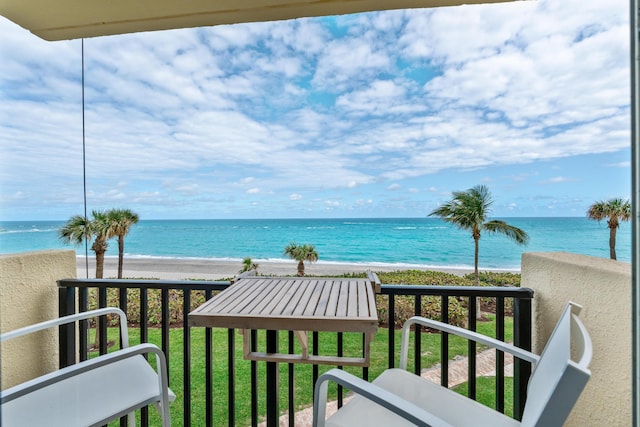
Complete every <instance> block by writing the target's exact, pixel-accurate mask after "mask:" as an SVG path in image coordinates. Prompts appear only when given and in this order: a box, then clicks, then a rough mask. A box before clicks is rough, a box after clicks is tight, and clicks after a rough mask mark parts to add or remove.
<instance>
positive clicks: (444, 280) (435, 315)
mask: <svg viewBox="0 0 640 427" xmlns="http://www.w3.org/2000/svg"><path fill="white" fill-rule="evenodd" d="M377 274H378V277H379V278H380V281H381V282H382V283H384V284H403V285H432V286H473V279H474V277H473V274H470V275H469V274H468V275H466V276H464V277H461V276H457V275H455V274H450V273H441V272H437V271H423V270H402V271H394V272H380V273H377ZM341 277H348V278H354V277H358V278H362V277H366V275H365V274H347V275H344V276H341ZM516 284H517V285H516ZM519 284H520V275H519V274H514V273H482V275H481V285H483V286H505V285H506V286H519ZM182 295H183V293H182V291H180V290H170V291H169V319H170V324H171V326H176V327H177V326H182V324H183V297H182ZM147 296H148V314H147V315H148V325H149V326H159V325H160V323H161V320H162V319H161V316H162V312H161V307H162V305H161V291H160V290H157V289H149V290H148V291H147ZM388 298H389V297H388V296H387V295H377V296H376V305H377V307H378V319H379V322H380V325H381V326H388V325H389V324H391V323H392V324H393V325H394V326H395V327H401V326H402V325H403V324H404V322H405V321H406V320H407V319H408V318H410V317H411V316H414V315H415V311H414V302H415V298H414V297H408V296H407V297H396V300H395V316H394V318H393V319H392V321H391V322H390V320H389V313H388V307H389V303H388ZM96 301H97V290H95V289H92V290H91V291H90V292H89V309H93V308H96V307H97V303H96ZM204 301H205V299H204V292H203V291H194V292H192V293H191V308H190V310H189V311H191V310H194V309H195V308H197V307H199V306H200V305H201V304H202V303H203V302H204ZM421 303H422V304H421V309H420V314H421V315H422V316H425V317H428V318H432V319H440V312H441V310H440V298H439V297H422V299H421ZM107 305H108V306H118V305H119V291H118V290H117V289H108V290H107ZM506 305H507V312H508V311H510V307H511V305H510V301H507V304H506ZM494 306H495V302H494V300H493V298H485V299H483V301H482V309H483V311H491V312H493V311H494ZM466 307H467V299H466V298H460V299H458V298H449V322H450V323H452V324H454V325H464V324H465V322H466V316H467V308H466ZM127 317H128V319H129V323H130V324H132V325H135V324H138V323H139V322H140V290H139V289H129V290H127ZM110 324H111V325H112V326H115V324H116V321H115V319H111V321H110Z"/></svg>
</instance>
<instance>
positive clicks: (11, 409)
mask: <svg viewBox="0 0 640 427" xmlns="http://www.w3.org/2000/svg"><path fill="white" fill-rule="evenodd" d="M107 314H116V315H118V316H119V318H120V337H121V340H122V348H121V349H119V350H116V351H114V352H111V353H108V354H105V355H101V356H98V357H95V358H92V359H88V360H85V361H82V362H79V363H76V364H74V365H71V366H68V367H65V368H62V369H59V370H57V371H54V372H51V373H48V374H45V375H42V376H40V377H37V378H34V379H31V380H29V381H26V382H24V383H22V384H18V385H16V386H14V387H11V388H9V389H7V390H4V391H2V392H1V393H0V400H1V402H2V411H1V414H2V420H1V421H2V423H1V424H2V425H6V426H22V425H29V426H39V425H40V426H61V427H63V426H64V427H69V426H79V427H80V426H87V425H89V426H101V425H105V424H107V423H108V422H109V421H112V420H115V419H118V418H120V417H122V416H124V415H126V414H129V417H128V418H129V426H131V427H135V413H134V411H135V410H137V409H139V408H142V407H145V406H147V405H150V404H154V405H155V406H156V407H157V409H158V411H159V412H160V416H161V417H162V426H163V427H170V426H171V417H170V413H169V403H170V402H171V401H173V400H174V399H175V394H174V393H173V392H172V391H171V390H170V389H169V387H168V379H167V363H166V358H165V355H164V353H163V352H162V350H160V349H159V348H158V347H157V346H156V345H154V344H149V343H144V344H138V345H134V346H132V347H129V334H128V331H127V317H126V315H125V313H124V312H123V311H122V310H120V309H118V308H111V307H110V308H102V309H98V310H92V311H87V312H83V313H78V314H72V315H69V316H64V317H61V318H58V319H53V320H49V321H45V322H41V323H37V324H34V325H30V326H26V327H24V328H20V329H16V330H14V331H11V332H7V333H5V334H2V335H0V343H1V342H5V341H8V340H11V339H14V338H18V337H21V336H24V335H28V334H31V333H34V332H37V331H42V330H45V329H48V328H52V327H56V326H60V325H65V324H69V323H74V322H77V321H79V320H86V319H89V318H93V317H99V316H105V315H107ZM144 354H153V355H155V359H156V370H154V369H153V368H152V367H151V366H150V365H149V363H148V362H147V360H146V359H145V358H144V357H143V355H144ZM88 390H90V391H88ZM70 402H75V403H74V404H71V403H70Z"/></svg>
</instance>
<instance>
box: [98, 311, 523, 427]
mask: <svg viewBox="0 0 640 427" xmlns="http://www.w3.org/2000/svg"><path fill="white" fill-rule="evenodd" d="M505 321H506V322H505V323H506V331H505V335H506V340H510V339H511V337H512V322H511V319H510V318H506V319H505ZM477 329H478V331H479V332H480V333H483V334H486V335H489V336H494V330H495V318H494V316H490V318H489V321H487V322H480V323H478V328H477ZM108 333H109V339H110V340H116V341H117V339H118V338H117V337H118V331H117V328H110V329H109V332H108ZM129 335H130V343H131V344H132V345H133V344H136V343H138V342H139V341H140V337H139V331H138V330H137V329H135V328H130V330H129ZM411 335H412V336H411V339H410V341H409V342H410V344H409V345H410V350H409V355H410V356H409V365H408V366H409V367H410V368H411V367H412V366H413V363H414V361H413V343H414V338H413V332H412V333H411ZM258 337H259V338H258V340H259V346H263V344H264V334H263V333H262V334H259V335H258ZM232 338H233V341H234V344H235V372H236V377H235V386H236V395H235V398H234V401H235V405H236V424H237V425H250V424H251V400H250V396H251V381H250V378H251V377H250V374H251V370H250V369H251V368H250V367H251V363H250V362H249V361H246V360H244V359H243V356H242V336H241V335H240V334H238V333H234V334H233V337H232ZM279 338H280V349H281V351H282V352H286V349H287V347H288V334H287V333H284V332H283V333H280V334H279ZM309 338H310V339H311V334H310V337H309ZM388 338H389V335H388V329H386V328H380V329H379V330H378V333H377V334H376V337H375V339H374V340H373V342H372V344H371V366H370V368H369V379H370V380H373V379H374V378H376V377H377V376H378V375H379V374H380V373H381V372H382V371H383V370H384V369H386V368H387V366H388V363H387V354H388ZM400 338H401V331H396V337H395V352H394V354H395V355H396V360H395V366H398V363H399V354H400ZM160 339H161V338H160V330H159V329H150V330H149V342H152V343H155V344H157V345H158V346H160ZM228 340H229V335H228V331H227V330H226V329H214V330H213V374H212V375H213V390H214V398H213V407H214V415H213V416H214V425H219V424H227V408H228V400H229V396H228V389H227V377H228V372H229V370H228V362H227V359H228V350H227V349H228ZM421 340H422V343H421V346H422V347H421V349H422V359H421V362H422V367H423V368H426V367H430V366H433V365H434V364H436V363H438V362H440V334H435V333H422V334H421ZM90 342H92V341H90ZM169 343H170V347H169V372H170V387H171V389H172V390H173V391H174V392H175V393H176V395H177V398H176V401H175V402H174V403H173V404H172V405H171V418H172V425H174V426H182V425H183V414H184V401H183V397H184V393H183V389H184V378H183V360H182V352H183V331H182V329H171V330H170V331H169ZM319 343H320V354H326V355H329V354H333V355H335V354H336V348H337V344H336V334H335V333H320V339H319ZM310 346H311V343H310ZM361 346H362V336H361V335H360V334H348V333H345V334H344V353H345V356H356V355H358V354H359V352H360V351H361V348H362V347H361ZM259 348H260V347H259ZM262 348H264V347H262ZM204 349H205V338H204V328H192V329H191V373H190V378H191V424H192V425H204V424H205V351H204ZM480 350H481V348H480V347H479V348H478V351H480ZM296 351H297V352H300V348H299V346H298V345H297V343H296ZM449 354H450V357H451V358H453V357H455V356H456V355H462V356H465V355H466V354H467V341H466V340H464V339H461V338H459V337H454V336H450V338H449ZM257 369H258V410H259V413H260V414H261V416H264V414H265V412H266V408H265V391H264V390H265V382H266V372H265V363H262V362H259V363H258V364H257ZM318 369H319V373H320V374H322V373H323V372H325V371H327V370H329V369H331V367H330V366H319V368H318ZM345 370H346V371H348V372H351V373H353V374H355V375H358V376H361V375H362V368H345ZM288 379H289V374H288V365H286V364H280V409H281V410H286V409H287V405H288V402H287V399H288V382H289V381H288ZM312 380H313V374H312V366H311V365H304V364H297V365H295V368H294V384H295V392H294V396H295V407H296V409H302V408H305V407H308V406H310V405H311V404H312V399H313V397H312V395H313V388H312ZM482 381H483V382H484V379H483V380H482ZM465 390H466V388H465ZM507 393H511V394H512V392H510V391H509V392H507ZM336 395H337V394H336V388H335V387H330V388H329V396H330V397H331V398H335V397H336ZM490 406H492V405H490ZM149 414H150V425H159V423H160V421H159V417H158V416H157V413H156V411H155V410H150V411H149ZM114 425H117V423H116V424H114Z"/></svg>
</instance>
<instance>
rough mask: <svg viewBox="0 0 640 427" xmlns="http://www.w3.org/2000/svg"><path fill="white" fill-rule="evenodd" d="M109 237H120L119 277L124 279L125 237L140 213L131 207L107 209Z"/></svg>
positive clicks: (136, 221)
mask: <svg viewBox="0 0 640 427" xmlns="http://www.w3.org/2000/svg"><path fill="white" fill-rule="evenodd" d="M106 214H107V222H108V227H109V238H111V237H118V279H122V265H123V263H124V237H125V236H126V235H127V234H128V233H129V229H130V228H131V226H132V225H133V224H137V223H138V220H139V217H138V214H136V213H134V212H132V211H131V210H130V209H111V210H109V211H107V213H106Z"/></svg>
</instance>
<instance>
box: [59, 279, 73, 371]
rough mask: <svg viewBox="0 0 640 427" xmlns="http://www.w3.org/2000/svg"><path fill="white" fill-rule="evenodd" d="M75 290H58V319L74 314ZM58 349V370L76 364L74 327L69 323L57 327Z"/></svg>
mask: <svg viewBox="0 0 640 427" xmlns="http://www.w3.org/2000/svg"><path fill="white" fill-rule="evenodd" d="M75 291H76V289H75V288H60V289H59V290H58V315H59V316H60V317H63V316H68V315H70V314H74V313H75V311H76V299H75V296H76V292H75ZM58 336H59V338H58V347H59V353H60V354H59V359H58V363H59V365H60V369H62V368H65V367H67V366H70V365H73V364H74V363H76V325H75V323H69V324H66V325H61V326H58Z"/></svg>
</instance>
